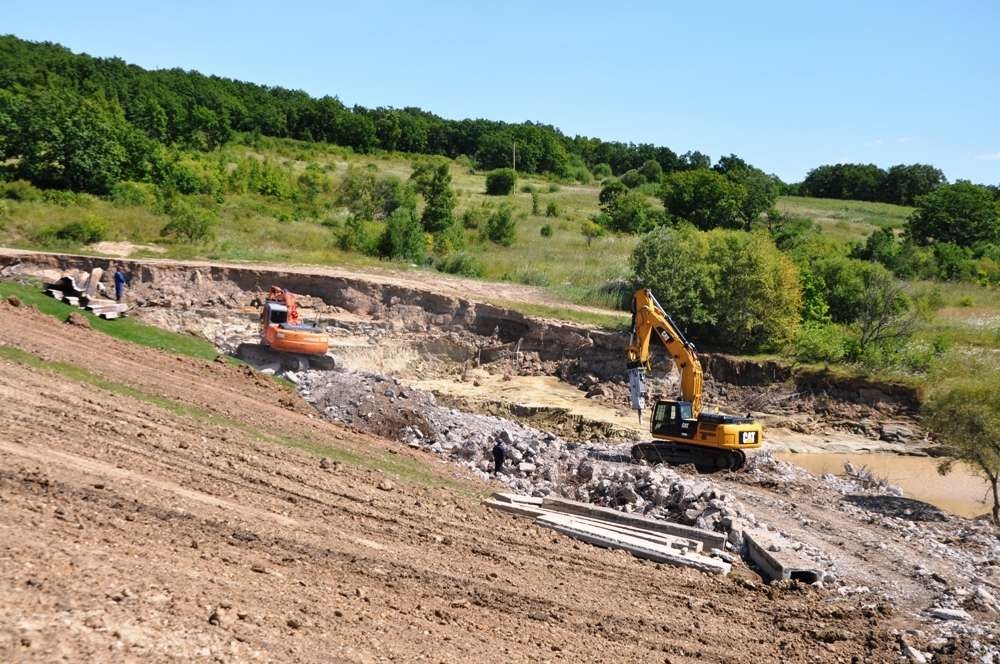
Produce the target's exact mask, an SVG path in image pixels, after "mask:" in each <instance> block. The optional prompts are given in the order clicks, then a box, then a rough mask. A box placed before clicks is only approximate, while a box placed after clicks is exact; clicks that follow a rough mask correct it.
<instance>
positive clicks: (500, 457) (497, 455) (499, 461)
mask: <svg viewBox="0 0 1000 664" xmlns="http://www.w3.org/2000/svg"><path fill="white" fill-rule="evenodd" d="M506 459H507V446H506V445H504V444H503V439H501V438H500V437H497V442H496V443H495V444H494V445H493V474H494V475H499V474H500V469H502V468H503V462H504V461H505V460H506Z"/></svg>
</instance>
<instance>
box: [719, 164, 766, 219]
mask: <svg viewBox="0 0 1000 664" xmlns="http://www.w3.org/2000/svg"><path fill="white" fill-rule="evenodd" d="M713 170H715V171H716V172H717V173H720V174H722V175H724V176H725V177H726V178H727V179H728V180H729V181H730V182H732V183H734V184H737V185H740V186H742V187H743V192H744V195H743V198H742V200H741V201H740V217H741V218H742V219H743V227H744V228H745V229H746V230H749V229H750V225H751V224H752V223H753V222H754V221H756V220H757V218H758V217H759V216H760V215H761V213H763V212H765V211H766V210H769V209H771V208H772V207H773V206H774V202H775V201H776V200H778V192H779V191H780V189H781V181H780V180H778V178H776V177H774V176H772V175H768V174H767V173H765V172H764V171H762V170H760V169H759V168H754V167H753V166H751V165H750V164H748V163H746V162H745V161H743V160H742V159H740V158H739V157H737V156H736V155H729V156H728V157H722V158H721V159H719V163H718V164H716V165H715V166H714V167H713Z"/></svg>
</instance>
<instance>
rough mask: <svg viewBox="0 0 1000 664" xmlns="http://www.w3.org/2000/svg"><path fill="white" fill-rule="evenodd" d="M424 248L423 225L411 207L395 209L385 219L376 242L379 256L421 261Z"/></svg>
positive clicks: (424, 252)
mask: <svg viewBox="0 0 1000 664" xmlns="http://www.w3.org/2000/svg"><path fill="white" fill-rule="evenodd" d="M426 249H427V247H426V242H425V240H424V226H423V224H421V223H420V219H419V218H418V217H417V215H416V212H415V211H414V210H413V209H407V208H401V209H399V210H396V211H395V212H394V213H393V214H392V216H391V217H389V218H388V219H387V220H386V222H385V229H384V230H383V231H382V236H381V237H380V238H379V243H378V254H379V256H381V257H383V258H395V259H402V260H408V261H413V262H414V263H422V262H423V261H424V256H425V254H426Z"/></svg>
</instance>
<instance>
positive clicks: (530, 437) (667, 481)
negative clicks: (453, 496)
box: [286, 370, 826, 562]
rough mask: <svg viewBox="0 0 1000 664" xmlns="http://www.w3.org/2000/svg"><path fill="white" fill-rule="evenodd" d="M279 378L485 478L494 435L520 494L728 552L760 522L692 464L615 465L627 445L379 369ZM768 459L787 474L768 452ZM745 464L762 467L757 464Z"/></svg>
mask: <svg viewBox="0 0 1000 664" xmlns="http://www.w3.org/2000/svg"><path fill="white" fill-rule="evenodd" d="M286 377H287V378H289V379H290V380H292V381H293V382H295V383H296V384H297V385H298V387H299V390H300V393H301V394H302V396H303V397H305V399H306V400H307V401H309V402H310V403H312V404H313V405H314V406H315V407H316V408H317V409H318V410H320V411H321V412H323V413H324V414H325V415H326V416H327V417H329V418H331V419H333V420H335V421H338V422H342V423H344V424H348V425H353V426H358V427H361V428H364V429H365V430H366V431H371V432H374V433H378V434H379V435H382V436H385V437H388V438H391V439H395V440H398V441H400V442H402V443H404V444H407V445H410V446H412V447H415V448H421V449H426V450H428V451H430V452H433V453H435V454H437V455H439V456H441V457H443V458H446V459H448V460H450V461H452V462H456V463H460V464H463V465H465V466H466V467H468V468H469V469H471V470H472V471H473V472H474V473H476V474H478V475H479V476H480V477H482V478H483V479H489V478H490V477H492V475H491V471H492V469H493V457H492V448H493V446H494V444H495V442H496V441H497V440H500V441H502V442H504V444H505V445H506V447H507V449H508V463H507V464H506V465H505V467H504V469H503V470H502V471H501V473H500V474H499V475H497V476H496V479H498V480H499V481H501V482H503V483H504V484H505V485H507V486H508V487H509V488H510V489H511V490H513V491H515V492H517V493H519V494H522V495H528V496H535V497H544V496H550V495H558V496H563V497H566V498H572V499H575V500H578V501H581V502H587V503H592V504H594V505H599V506H606V507H613V508H616V509H619V510H621V511H624V512H635V513H640V514H644V515H646V516H650V517H653V518H659V519H667V520H670V521H674V522H677V523H681V524H686V525H691V526H695V527H698V528H702V529H706V530H712V531H716V532H720V533H723V534H725V535H726V537H727V540H728V548H730V550H732V551H735V552H740V551H741V550H742V549H743V546H744V539H743V531H744V530H745V529H747V528H766V526H765V525H764V524H761V523H760V522H758V520H757V518H756V517H755V516H754V514H753V513H751V512H750V511H748V510H747V508H746V507H745V506H744V505H743V504H742V503H741V502H740V501H738V500H737V499H736V498H735V497H734V496H732V495H731V494H729V493H726V492H724V491H722V490H720V489H719V488H718V487H717V485H715V484H714V483H712V482H711V481H708V480H706V479H703V478H702V477H700V476H698V475H697V474H696V473H694V472H693V471H691V472H686V471H685V470H684V469H673V468H669V467H666V466H662V465H661V466H654V467H649V466H640V465H631V464H628V465H626V464H623V463H621V462H622V461H628V460H629V458H630V457H629V447H628V446H621V445H617V446H615V445H600V444H593V443H580V442H574V441H568V440H565V439H563V438H560V437H558V436H555V435H553V434H551V433H547V432H544V431H539V430H537V429H533V428H531V427H528V426H524V425H522V424H519V423H517V422H512V421H510V420H507V419H502V418H499V417H494V416H491V415H480V414H476V413H468V412H463V411H460V410H457V409H454V408H447V407H444V406H441V405H439V404H438V402H437V399H436V398H435V396H434V395H433V394H431V393H428V392H424V391H422V390H417V389H413V388H410V387H407V386H405V385H403V384H401V383H400V381H399V380H398V379H392V378H387V377H385V376H382V375H379V374H373V373H366V372H353V371H343V370H341V371H307V372H302V373H297V374H296V373H290V374H286ZM768 463H770V464H772V465H776V466H777V465H781V466H784V467H787V470H786V472H788V473H792V472H794V471H793V469H794V468H795V467H794V466H791V465H790V464H785V463H784V462H781V461H778V460H775V459H773V458H770V461H769V462H768ZM751 472H758V473H759V472H763V470H761V468H760V467H759V466H754V467H753V470H752V471H751ZM799 472H802V473H805V471H799ZM789 546H795V543H793V542H790V543H789ZM817 555H819V552H817ZM823 562H826V561H823Z"/></svg>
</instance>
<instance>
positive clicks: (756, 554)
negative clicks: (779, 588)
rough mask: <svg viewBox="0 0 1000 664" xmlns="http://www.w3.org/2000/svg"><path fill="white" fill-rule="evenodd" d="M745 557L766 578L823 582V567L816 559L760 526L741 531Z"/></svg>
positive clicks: (771, 579) (810, 582) (769, 579)
mask: <svg viewBox="0 0 1000 664" xmlns="http://www.w3.org/2000/svg"><path fill="white" fill-rule="evenodd" d="M743 538H744V541H745V542H746V551H747V556H748V557H749V559H750V561H751V562H752V563H753V564H754V565H755V566H756V567H757V569H758V570H759V571H760V573H761V575H762V576H763V577H764V578H765V579H767V581H778V580H781V579H791V580H793V581H801V582H802V583H809V584H812V583H817V582H822V581H823V570H822V569H820V568H819V567H818V566H817V565H816V562H815V561H814V560H812V559H810V558H808V557H807V556H803V555H800V554H799V552H798V551H797V550H796V549H795V548H794V547H793V546H789V544H790V543H786V542H787V540H786V538H783V537H781V536H780V535H779V534H777V533H772V532H770V531H767V530H764V529H762V528H748V529H746V530H744V531H743Z"/></svg>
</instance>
